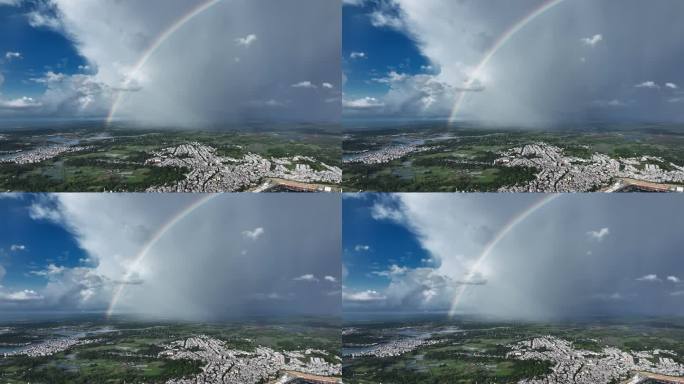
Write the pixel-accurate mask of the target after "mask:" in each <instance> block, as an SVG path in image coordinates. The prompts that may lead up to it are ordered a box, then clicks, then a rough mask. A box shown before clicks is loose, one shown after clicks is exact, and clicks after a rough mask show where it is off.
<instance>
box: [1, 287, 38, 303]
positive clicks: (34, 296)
mask: <svg viewBox="0 0 684 384" xmlns="http://www.w3.org/2000/svg"><path fill="white" fill-rule="evenodd" d="M42 299H43V296H41V295H39V294H38V292H36V291H34V290H31V289H24V290H22V291H16V292H1V291H0V302H25V301H36V300H42Z"/></svg>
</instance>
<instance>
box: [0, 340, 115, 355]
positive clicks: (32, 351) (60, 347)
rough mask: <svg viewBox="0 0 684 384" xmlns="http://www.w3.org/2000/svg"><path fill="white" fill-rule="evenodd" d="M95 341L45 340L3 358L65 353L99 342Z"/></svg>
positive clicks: (6, 353)
mask: <svg viewBox="0 0 684 384" xmlns="http://www.w3.org/2000/svg"><path fill="white" fill-rule="evenodd" d="M100 341H101V340H95V339H81V338H79V337H75V336H72V337H65V338H61V339H53V340H46V341H44V342H42V343H40V344H36V345H31V346H28V347H26V348H22V349H19V350H17V351H13V352H5V353H3V356H4V357H9V356H16V355H26V356H29V357H37V356H50V355H54V354H55V353H58V352H62V351H66V350H67V349H69V348H71V347H74V346H76V345H86V344H92V343H97V342H100Z"/></svg>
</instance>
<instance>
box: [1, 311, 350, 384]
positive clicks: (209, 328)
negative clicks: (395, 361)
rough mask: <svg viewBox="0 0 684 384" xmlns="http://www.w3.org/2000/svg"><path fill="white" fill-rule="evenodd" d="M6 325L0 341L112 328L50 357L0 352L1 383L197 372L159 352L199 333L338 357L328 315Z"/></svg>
mask: <svg viewBox="0 0 684 384" xmlns="http://www.w3.org/2000/svg"><path fill="white" fill-rule="evenodd" d="M5 325H6V326H9V327H11V329H12V331H11V332H9V333H2V334H0V346H3V345H4V346H7V345H13V344H22V343H26V342H29V341H32V342H34V343H35V342H40V340H42V339H44V338H48V337H53V336H52V332H53V330H54V329H62V328H65V329H69V330H71V331H79V332H81V331H83V332H86V331H89V330H91V331H92V330H96V329H99V328H102V327H111V328H112V329H113V331H112V332H107V333H99V334H93V335H89V336H87V337H86V338H91V339H95V340H97V342H95V343H92V344H86V345H79V346H75V347H72V348H69V349H67V350H66V351H63V352H59V353H56V354H54V355H51V356H40V357H28V356H23V355H19V356H11V357H5V358H3V357H0V382H2V383H12V384H14V383H50V384H53V383H84V384H85V383H124V382H125V383H164V382H165V381H166V380H169V379H172V378H181V377H188V376H191V375H194V374H196V373H198V372H199V371H200V369H201V368H202V366H203V365H204V364H203V363H202V362H200V361H193V360H171V359H167V358H162V357H159V356H158V353H159V352H160V351H162V350H163V348H162V347H161V345H163V344H165V343H169V342H171V341H174V340H180V339H183V338H187V337H190V336H197V335H207V336H211V337H214V338H217V339H220V340H222V341H225V342H226V343H227V345H228V346H229V347H231V348H233V349H239V350H243V351H246V352H249V351H252V350H254V348H255V347H256V346H264V347H270V348H272V349H274V350H276V351H290V350H303V349H307V348H313V349H321V350H324V351H328V352H330V353H331V354H332V355H334V356H337V355H339V348H340V339H339V324H338V323H336V322H335V320H327V319H301V320H292V321H286V322H282V323H274V322H266V323H262V322H256V321H250V322H244V323H213V324H197V323H168V322H137V321H128V320H115V321H108V322H101V321H97V320H94V321H85V322H84V321H68V322H49V323H34V324H26V323H21V324H5ZM5 325H3V326H5ZM321 357H326V358H328V356H327V355H326V356H321Z"/></svg>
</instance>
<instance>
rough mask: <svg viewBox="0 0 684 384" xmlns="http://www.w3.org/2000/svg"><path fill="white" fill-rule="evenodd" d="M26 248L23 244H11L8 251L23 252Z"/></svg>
mask: <svg viewBox="0 0 684 384" xmlns="http://www.w3.org/2000/svg"><path fill="white" fill-rule="evenodd" d="M24 250H26V246H25V245H24V244H12V245H10V251H24Z"/></svg>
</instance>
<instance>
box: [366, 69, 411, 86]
mask: <svg viewBox="0 0 684 384" xmlns="http://www.w3.org/2000/svg"><path fill="white" fill-rule="evenodd" d="M408 77H409V76H408V75H407V74H405V73H398V72H397V71H390V73H388V74H387V76H385V77H376V78H373V79H372V80H373V81H375V82H376V83H385V84H390V83H398V82H402V81H404V80H406V79H407V78H408Z"/></svg>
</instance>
